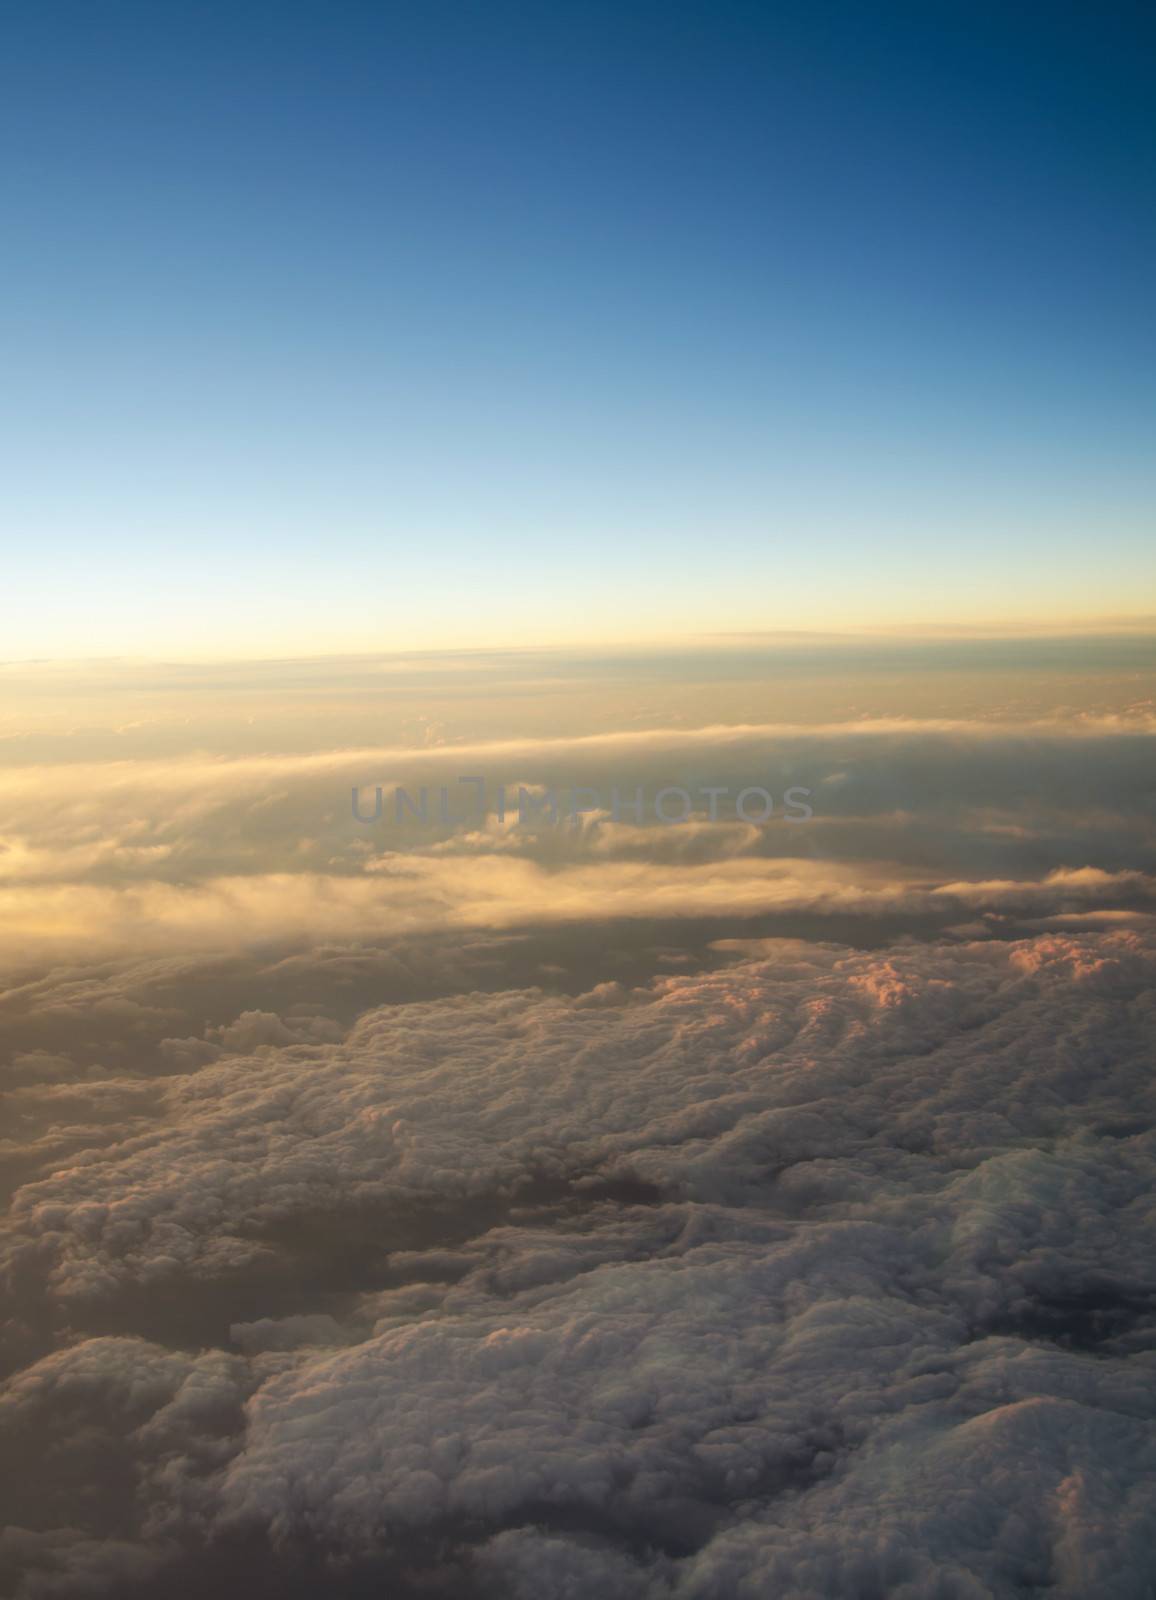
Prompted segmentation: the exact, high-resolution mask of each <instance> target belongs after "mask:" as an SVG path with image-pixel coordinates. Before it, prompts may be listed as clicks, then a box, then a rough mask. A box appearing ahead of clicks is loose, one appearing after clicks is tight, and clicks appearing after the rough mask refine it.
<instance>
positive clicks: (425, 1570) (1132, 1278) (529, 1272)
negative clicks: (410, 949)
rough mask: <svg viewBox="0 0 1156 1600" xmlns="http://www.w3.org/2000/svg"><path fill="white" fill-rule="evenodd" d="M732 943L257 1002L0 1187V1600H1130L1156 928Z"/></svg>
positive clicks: (1139, 1540)
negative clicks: (10, 1483)
mask: <svg viewBox="0 0 1156 1600" xmlns="http://www.w3.org/2000/svg"><path fill="white" fill-rule="evenodd" d="M724 954H725V955H726V956H727V957H728V958H729V959H728V964H726V965H724V966H722V967H719V968H716V969H715V970H712V971H707V972H698V973H694V974H692V975H687V976H676V977H670V978H665V979H660V980H657V981H655V982H652V983H648V984H646V985H642V986H639V985H630V984H622V983H604V984H601V985H598V986H596V987H595V988H593V989H590V990H588V991H585V992H583V993H580V994H577V995H564V994H551V993H546V992H544V991H542V990H540V989H522V990H500V991H497V992H494V993H482V992H475V993H463V994H456V995H450V996H447V997H444V998H439V999H431V1000H427V1001H423V1002H419V1003H412V1004H407V1005H394V1006H389V1007H378V1008H375V1009H372V1010H370V1011H368V1012H367V1013H366V1014H364V1015H363V1016H362V1017H360V1018H359V1019H358V1020H357V1021H356V1023H355V1024H354V1025H353V1026H352V1027H350V1028H349V1029H348V1030H347V1031H346V1032H345V1034H344V1036H343V1037H342V1038H340V1039H334V1038H330V1037H327V1036H326V1034H325V1032H324V1030H322V1031H321V1032H318V1031H317V1029H316V1028H315V1027H313V1026H312V1025H311V1024H310V1023H309V1021H308V1015H311V1013H310V1014H306V1013H302V1014H301V1020H299V1021H298V1022H294V1021H293V1020H292V1019H291V1018H289V1017H288V1015H287V1013H284V1012H283V1013H280V1014H277V1015H271V1014H269V1013H266V1012H264V1011H263V1010H255V1009H252V1008H250V1010H249V1013H248V1015H243V1014H239V1015H238V1016H237V1017H236V1020H235V1021H232V1022H230V1023H229V1024H224V1025H222V1026H221V1030H220V1031H219V1033H218V1035H217V1038H216V1044H217V1045H218V1047H219V1053H216V1054H215V1055H214V1058H213V1059H211V1060H209V1059H204V1060H197V1061H193V1062H190V1063H188V1070H187V1071H184V1072H176V1073H174V1074H172V1075H170V1076H168V1077H166V1078H164V1079H162V1080H158V1082H157V1085H156V1087H157V1090H158V1092H159V1094H160V1095H161V1097H162V1107H161V1110H160V1112H159V1114H158V1115H157V1117H156V1119H155V1121H154V1122H153V1124H152V1125H151V1126H149V1127H147V1128H143V1129H142V1128H141V1127H140V1126H139V1124H138V1123H137V1121H136V1120H135V1117H134V1115H133V1113H132V1110H131V1107H130V1106H128V1105H127V1104H126V1107H125V1113H124V1115H125V1120H124V1125H123V1137H122V1138H121V1139H120V1140H119V1141H114V1142H111V1143H107V1142H106V1143H103V1144H101V1145H100V1146H98V1147H94V1148H93V1149H92V1150H91V1151H89V1152H86V1153H84V1154H82V1155H79V1156H74V1157H71V1158H70V1161H69V1164H66V1165H64V1166H61V1167H60V1168H59V1169H58V1170H55V1171H53V1172H51V1173H50V1174H49V1175H48V1176H45V1177H42V1178H40V1179H39V1180H37V1181H34V1182H31V1183H28V1184H26V1185H25V1186H24V1187H23V1188H22V1189H20V1191H19V1192H18V1193H17V1195H16V1197H15V1199H14V1203H13V1206H12V1210H11V1214H10V1219H9V1223H8V1228H7V1234H6V1241H5V1242H6V1247H7V1251H8V1263H9V1270H10V1272H11V1273H12V1275H13V1279H14V1281H15V1282H17V1283H18V1284H19V1285H21V1289H20V1293H21V1295H22V1296H23V1300H22V1306H23V1315H24V1316H25V1317H26V1319H27V1320H28V1321H29V1323H35V1324H36V1326H37V1327H39V1328H41V1329H42V1330H43V1337H44V1338H45V1339H46V1340H49V1341H52V1340H56V1341H57V1342H59V1343H60V1344H61V1347H60V1348H55V1349H52V1350H51V1351H50V1353H48V1354H44V1355H42V1356H41V1357H40V1358H39V1359H36V1360H29V1361H26V1362H22V1364H21V1366H20V1369H19V1370H17V1371H16V1372H15V1373H14V1374H13V1375H12V1376H11V1377H10V1378H9V1379H8V1381H7V1384H6V1386H5V1387H4V1389H3V1392H2V1394H0V1432H2V1434H3V1437H4V1438H6V1439H7V1440H8V1441H9V1446H8V1447H9V1448H11V1449H12V1450H14V1451H15V1452H16V1453H17V1455H16V1459H19V1460H20V1461H21V1462H22V1464H24V1463H26V1478H27V1493H24V1494H22V1496H21V1502H20V1506H19V1508H18V1509H19V1515H18V1516H17V1517H16V1518H15V1532H14V1533H13V1534H12V1535H10V1536H9V1543H8V1544H7V1545H6V1546H4V1549H5V1550H6V1551H7V1552H9V1556H8V1559H9V1560H11V1559H12V1557H11V1552H12V1551H15V1552H17V1555H18V1556H19V1558H20V1562H22V1563H23V1566H24V1568H25V1577H24V1579H23V1580H22V1581H23V1583H24V1588H23V1589H17V1590H16V1592H17V1593H18V1594H20V1595H21V1596H22V1600H25V1597H27V1600H31V1597H32V1596H35V1595H39V1594H49V1593H57V1594H62V1595H79V1594H87V1593H114V1594H118V1595H119V1594H126V1595H129V1594H132V1593H149V1592H152V1591H150V1589H149V1585H150V1584H156V1585H158V1589H157V1591H156V1592H159V1586H161V1585H164V1586H166V1587H167V1586H168V1585H169V1584H171V1583H173V1582H177V1583H179V1582H180V1581H181V1575H182V1574H184V1575H186V1577H188V1579H189V1581H190V1583H191V1582H192V1581H193V1579H194V1578H197V1581H201V1580H202V1579H203V1578H204V1575H205V1574H206V1573H216V1574H217V1575H218V1578H219V1579H220V1581H218V1582H217V1587H218V1588H220V1589H222V1591H223V1592H234V1591H233V1590H230V1589H229V1584H230V1583H234V1584H235V1592H237V1593H239V1592H240V1591H241V1588H242V1587H244V1586H246V1585H247V1586H248V1588H250V1589H251V1587H252V1585H253V1581H254V1580H253V1573H254V1571H259V1572H260V1573H261V1574H263V1577H262V1580H261V1581H262V1582H263V1583H264V1584H265V1586H266V1587H267V1588H268V1589H270V1590H271V1591H272V1592H281V1593H286V1594H289V1593H297V1592H301V1593H307V1592H309V1590H308V1589H303V1590H301V1591H297V1590H294V1589H293V1588H292V1586H291V1579H290V1576H289V1575H291V1574H292V1573H293V1572H301V1571H308V1572H311V1573H313V1574H315V1575H318V1574H319V1576H316V1579H315V1582H316V1587H315V1590H314V1592H325V1593H331V1594H334V1595H339V1596H341V1595H346V1594H348V1595H353V1594H357V1593H365V1592H367V1591H369V1590H371V1589H372V1587H373V1585H374V1584H376V1585H377V1586H378V1587H379V1588H384V1589H386V1591H387V1592H395V1593H398V1594H400V1595H407V1594H410V1593H414V1594H416V1593H419V1592H424V1593H426V1594H430V1593H434V1594H444V1595H453V1596H471V1597H472V1596H495V1597H496V1596H503V1597H506V1596H514V1597H515V1600H520V1597H522V1596H526V1597H529V1596H531V1595H534V1596H545V1597H547V1600H553V1597H559V1600H564V1597H567V1596H575V1597H577V1596H580V1595H581V1596H585V1595H587V1594H589V1593H592V1592H594V1593H597V1592H604V1593H605V1594H607V1595H608V1596H621V1597H623V1600H634V1597H640V1600H641V1597H647V1600H650V1597H659V1596H661V1597H665V1600H741V1597H744V1596H749V1597H752V1600H753V1597H755V1596H759V1597H761V1596H764V1595H768V1594H774V1595H776V1596H781V1597H783V1600H816V1597H818V1596H824V1597H826V1596H835V1597H845V1600H863V1597H865V1596H868V1595H875V1594H877V1595H880V1596H882V1595H888V1596H902V1597H904V1600H924V1597H928V1596H938V1597H941V1600H980V1597H1001V1600H1003V1597H1007V1600H1012V1597H1021V1596H1027V1595H1029V1594H1032V1593H1038V1592H1041V1591H1042V1590H1044V1589H1046V1590H1047V1591H1048V1592H1049V1593H1053V1594H1056V1595H1058V1596H1066V1597H1068V1600H1083V1597H1084V1596H1086V1595H1088V1594H1089V1593H1093V1592H1103V1593H1110V1594H1112V1595H1113V1596H1120V1597H1121V1600H1143V1597H1145V1596H1148V1595H1150V1592H1151V1582H1152V1566H1151V1555H1150V1552H1151V1550H1152V1548H1153V1547H1154V1545H1156V1444H1154V1438H1156V1435H1154V1431H1153V1424H1154V1422H1156V1401H1154V1399H1153V1396H1154V1394H1156V1390H1154V1389H1153V1385H1152V1377H1153V1371H1154V1367H1156V1274H1154V1273H1153V1270H1152V1267H1151V1262H1150V1248H1149V1242H1150V1239H1151V1237H1152V1229H1153V1224H1154V1222H1156V1215H1154V1210H1156V1205H1154V1201H1153V1186H1152V1177H1153V1172H1154V1170H1156V1166H1154V1163H1156V1135H1154V1134H1153V1128H1152V1115H1151V1113H1152V1101H1153V1093H1154V1088H1153V1078H1152V1071H1151V1040H1152V1037H1153V1023H1154V1020H1156V941H1154V940H1153V938H1152V936H1151V935H1150V934H1148V933H1146V932H1144V931H1143V930H1135V929H1128V930H1116V931H1109V932H1089V933H1081V934H1072V933H1060V932H1056V933H1050V934H1043V935H1040V936H1038V937H1036V938H1033V939H1030V940H1025V941H1020V942H992V941H988V942H981V943H967V944H965V943H955V944H937V945H915V944H899V945H893V946H891V947H889V948H888V949H886V950H883V951H874V952H872V951H852V950H849V949H847V948H845V947H839V946H833V945H825V946H821V945H810V944H804V943H800V942H792V941H778V940H770V941H766V942H762V943H759V942H755V941H747V942H745V943H744V944H743V945H742V946H741V947H735V946H734V945H733V944H732V947H731V948H729V949H728V950H727V951H726V952H724ZM233 1029H235V1030H236V1031H235V1032H234V1031H232V1030H233ZM111 1329H115V1330H117V1336H110V1333H109V1330H111ZM102 1334H103V1336H101V1335H102ZM142 1335H144V1336H146V1337H142ZM97 1456H99V1457H100V1459H102V1460H108V1461H110V1462H112V1463H113V1464H114V1467H115V1470H112V1469H110V1471H109V1474H108V1477H107V1491H106V1492H105V1491H102V1492H101V1493H100V1494H98V1495H97V1496H96V1498H95V1500H94V1498H93V1496H92V1493H91V1482H92V1474H93V1463H94V1462H95V1460H96V1459H97ZM61 1460H70V1461H71V1462H72V1464H73V1465H72V1468H71V1469H69V1470H66V1471H65V1472H63V1474H62V1473H61V1472H60V1462H61ZM13 1541H14V1542H13ZM230 1551H233V1552H237V1551H241V1552H245V1555H244V1559H243V1560H242V1559H241V1557H240V1556H238V1557H237V1564H236V1565H235V1566H233V1567H230V1566H229V1559H230V1558H229V1556H228V1552H230ZM254 1551H256V1552H258V1553H257V1555H254V1554H253V1552H254ZM254 1561H256V1563H257V1565H256V1567H254ZM134 1563H135V1566H134ZM214 1563H216V1565H214ZM18 1564H19V1563H18ZM222 1573H224V1574H225V1577H224V1578H220V1574H222ZM242 1573H243V1574H244V1577H243V1578H242V1576H241V1575H242ZM150 1574H151V1576H150ZM230 1575H231V1576H230ZM311 1581H313V1580H311ZM359 1586H360V1587H359Z"/></svg>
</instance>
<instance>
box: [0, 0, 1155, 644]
mask: <svg viewBox="0 0 1156 1600" xmlns="http://www.w3.org/2000/svg"><path fill="white" fill-rule="evenodd" d="M1154 45H1156V23H1154V22H1153V17H1152V13H1151V12H1150V11H1148V10H1147V9H1146V8H1144V7H1141V6H1139V5H1136V6H1125V5H1109V6H1106V7H1099V6H1097V7H1093V6H1091V5H1080V6H1071V5H1066V4H1055V3H1053V4H1048V5H1023V6H1007V5H1006V4H1005V5H999V6H995V5H983V4H967V5H964V4H935V5H928V4H926V3H924V4H910V5H904V4H875V5H863V4H831V5H814V4H804V3H795V4H784V5H772V4H760V5H746V4H739V3H735V0H722V3H718V0H715V3H710V4H708V3H705V0H704V3H698V4H687V3H677V0H676V3H669V0H668V3H664V4H661V5H659V4H651V3H639V0H629V3H625V4H623V3H621V0H616V3H600V0H581V3H569V0H566V3H558V0H551V3H539V4H537V5H530V4H518V3H512V0H490V3H487V4H484V5H482V4H465V3H459V4H452V5H451V4H443V3H440V0H424V3H422V4H421V5H395V4H388V3H377V4H369V3H360V0H340V3H332V0H330V3H324V4H323V3H321V0H315V3H304V4H298V3H293V0H282V3H279V4H277V5H271V4H268V5H259V4H255V3H249V0H231V3H228V4H224V3H221V4H214V3H208V0H206V3H199V4H182V3H177V0H166V3H165V4H163V5H158V4H156V3H155V0H149V3H131V0H130V3H114V0H109V3H100V4H91V3H85V4H80V3H73V4H68V3H53V0H42V3H38V4H35V5H33V4H31V3H27V0H26V3H24V4H18V5H15V6H13V7H11V8H9V9H8V10H7V12H6V19H5V37H4V44H3V61H2V64H0V104H2V105H3V108H4V109H3V112H2V122H3V126H2V130H0V132H2V140H0V143H2V147H3V151H4V157H3V168H4V173H5V176H4V193H5V199H4V221H5V233H6V243H5V247H4V251H3V255H2V257H0V289H2V306H3V313H2V314H3V324H4V332H3V351H4V356H3V359H4V366H5V368H6V376H7V382H6V384H5V385H4V393H3V400H2V406H3V417H2V418H0V422H2V428H3V445H2V446H0V450H2V453H3V457H4V462H3V470H2V474H0V517H2V519H3V526H4V527H5V529H6V536H5V556H4V587H5V591H6V594H7V596H8V598H9V605H8V606H7V607H6V608H5V610H6V617H5V639H4V641H3V645H2V646H0V654H3V655H7V656H9V657H22V656H29V655H71V654H85V653H89V652H99V653H106V652H121V651H126V652H133V651H141V652H145V653H157V652H165V653H176V654H183V655H194V654H196V655H199V654H214V653H244V654H261V653H268V652H276V651H285V650H289V649H292V650H295V651H302V650H304V651H309V650H321V651H324V650H341V649H349V648H356V649H375V648H394V647H408V646H422V645H431V646H433V645H444V644H450V643H465V644H470V643H481V642H489V643H501V642H511V643H528V642H531V641H543V642H546V641H551V640H555V641H556V640H586V641H596V640H601V639H608V638H623V639H625V638H640V639H642V638H652V637H659V636H663V635H674V634H685V633H687V632H695V631H700V632H711V631H726V630H730V629H754V628H768V629H775V628H810V627H830V626H837V627H847V626H864V625H889V624H892V623H897V622H908V623H910V622H922V621H928V620H930V621H946V622H952V621H967V620H976V619H986V620H994V621H997V622H999V621H1005V620H1006V621H1007V622H1008V623H1009V624H1012V623H1015V622H1016V621H1018V620H1019V619H1024V620H1027V621H1030V622H1033V623H1037V624H1038V623H1040V622H1041V621H1048V620H1049V619H1056V620H1064V619H1070V618H1077V617H1082V618H1087V617H1092V616H1098V615H1105V616H1106V615H1114V616H1119V615H1124V614H1132V615H1136V614H1140V613H1153V612H1156V581H1154V573H1153V562H1152V556H1151V548H1152V510H1153V505H1154V503H1156V468H1154V467H1153V452H1152V449H1151V443H1152V424H1153V418H1154V406H1153V400H1154V395H1153V387H1154V385H1153V377H1152V375H1153V372H1154V371H1156V360H1154V358H1156V348H1154V346H1156V338H1154V332H1156V329H1154V319H1153V295H1152V289H1151V281H1152V269H1153V255H1154V252H1153V243H1154V238H1153V235H1154V232H1156V228H1154V222H1156V206H1154V204H1153V201H1154V198H1156V196H1154V192H1153V191H1154V182H1153V180H1154V176H1156V142H1154V137H1153V136H1154V133H1156V97H1154V96H1153V93H1152V85H1153V66H1154V57H1156V49H1154Z"/></svg>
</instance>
